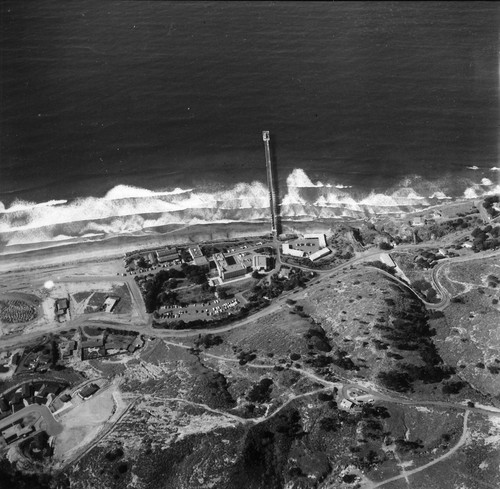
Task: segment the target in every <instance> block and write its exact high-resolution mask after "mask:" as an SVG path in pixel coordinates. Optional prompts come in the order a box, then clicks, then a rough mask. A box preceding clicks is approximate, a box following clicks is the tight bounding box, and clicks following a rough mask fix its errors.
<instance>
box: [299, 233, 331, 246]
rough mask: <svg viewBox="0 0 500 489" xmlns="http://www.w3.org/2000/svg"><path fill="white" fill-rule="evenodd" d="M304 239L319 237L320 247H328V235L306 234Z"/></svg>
mask: <svg viewBox="0 0 500 489" xmlns="http://www.w3.org/2000/svg"><path fill="white" fill-rule="evenodd" d="M304 239H317V240H318V244H319V247H320V248H326V236H325V235H324V234H304Z"/></svg>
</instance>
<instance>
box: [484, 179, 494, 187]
mask: <svg viewBox="0 0 500 489" xmlns="http://www.w3.org/2000/svg"><path fill="white" fill-rule="evenodd" d="M481 185H486V186H490V185H493V182H492V181H491V180H490V179H489V178H483V179H482V180H481Z"/></svg>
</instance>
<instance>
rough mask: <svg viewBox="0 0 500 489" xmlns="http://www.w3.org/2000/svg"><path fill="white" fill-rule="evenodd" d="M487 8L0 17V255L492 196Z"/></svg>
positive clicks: (261, 7) (148, 5) (495, 187)
mask: <svg viewBox="0 0 500 489" xmlns="http://www.w3.org/2000/svg"><path fill="white" fill-rule="evenodd" d="M499 8H500V7H499V6H498V4H497V3H495V2H373V3H372V2H352V3H351V2H251V1H246V2H245V1H240V2H149V1H136V2H130V1H109V2H100V1H89V0H82V1H79V2H56V1H45V0H41V1H37V2H18V1H4V2H2V3H1V4H0V24H1V25H0V83H1V91H0V136H1V137H0V201H1V203H0V246H1V247H2V251H4V252H5V251H6V250H7V251H8V250H9V249H13V248H12V247H18V246H22V245H30V246H32V245H33V244H36V243H48V242H52V243H56V242H57V243H65V242H74V240H75V239H77V240H78V239H82V240H101V239H107V238H109V237H113V236H127V235H131V234H134V235H140V234H141V233H146V234H147V233H152V232H160V231H159V230H161V229H163V228H164V227H165V226H167V227H168V226H171V225H177V224H179V225H181V224H182V225H190V224H204V223H224V222H228V223H230V222H236V221H238V222H261V221H262V222H265V221H266V220H267V219H268V218H269V195H268V191H267V186H266V169H265V158H264V146H263V142H262V131H263V130H269V131H270V133H271V145H272V148H273V154H274V163H275V166H276V172H277V176H278V182H279V195H280V208H281V212H282V215H283V216H284V218H286V219H289V220H292V221H293V220H294V219H295V220H300V221H304V220H314V219H323V218H339V219H340V218H345V217H354V218H359V217H369V216H371V215H373V214H386V213H394V212H401V211H407V210H412V209H418V208H424V207H426V206H429V205H432V204H434V203H437V202H442V201H444V200H447V199H455V198H477V197H479V196H481V195H484V194H490V193H496V192H499V191H500V186H499V179H498V177H499V167H500V163H499V161H498V149H499V141H498V128H499V114H498V109H499V98H498V93H499V86H500V85H499V25H500V24H499V20H500V18H499ZM9 247H11V248H9Z"/></svg>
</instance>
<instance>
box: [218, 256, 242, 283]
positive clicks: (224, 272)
mask: <svg viewBox="0 0 500 489" xmlns="http://www.w3.org/2000/svg"><path fill="white" fill-rule="evenodd" d="M214 261H215V265H216V267H217V271H218V272H219V277H220V278H221V279H222V280H223V281H225V280H229V279H231V278H236V277H242V276H243V275H245V274H246V273H247V272H248V269H249V267H248V266H247V265H246V263H245V262H244V260H242V259H241V257H239V256H238V255H224V254H222V253H216V254H215V255H214Z"/></svg>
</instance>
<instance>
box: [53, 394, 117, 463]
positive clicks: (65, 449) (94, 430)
mask: <svg viewBox="0 0 500 489" xmlns="http://www.w3.org/2000/svg"><path fill="white" fill-rule="evenodd" d="M115 395H116V393H115V389H114V388H108V389H106V390H104V391H102V392H97V393H96V394H95V395H94V396H93V397H92V398H91V399H88V400H86V401H82V402H79V403H78V405H77V406H76V407H74V408H73V409H71V410H69V411H67V412H65V413H63V414H62V415H61V416H60V422H61V424H62V426H63V431H62V433H61V434H60V435H58V436H57V437H56V442H55V446H54V457H55V458H56V460H57V461H58V462H59V463H63V462H64V461H65V460H69V459H71V458H72V457H73V456H74V455H75V453H77V452H78V451H79V450H81V449H82V448H84V447H85V446H86V445H87V444H88V443H90V442H91V441H92V440H93V439H94V438H95V437H96V436H97V435H98V434H99V432H100V431H101V430H102V429H104V426H105V422H106V421H107V420H109V418H110V417H111V416H112V415H113V414H114V412H115V411H116V405H115V404H116V403H115V400H114V396H115Z"/></svg>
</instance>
